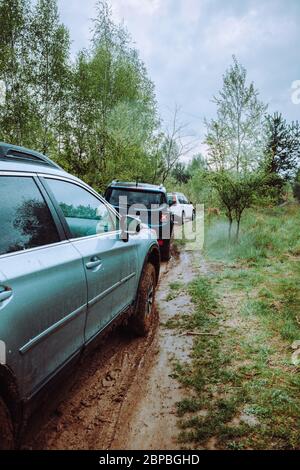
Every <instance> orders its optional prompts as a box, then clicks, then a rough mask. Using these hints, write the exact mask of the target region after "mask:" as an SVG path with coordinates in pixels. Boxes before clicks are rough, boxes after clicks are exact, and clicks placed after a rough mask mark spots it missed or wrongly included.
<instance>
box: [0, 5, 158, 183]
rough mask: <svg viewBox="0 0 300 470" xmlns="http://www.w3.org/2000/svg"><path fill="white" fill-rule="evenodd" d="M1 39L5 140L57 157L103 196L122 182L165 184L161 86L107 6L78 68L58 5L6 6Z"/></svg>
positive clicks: (0, 121)
mask: <svg viewBox="0 0 300 470" xmlns="http://www.w3.org/2000/svg"><path fill="white" fill-rule="evenodd" d="M0 38H1V46H0V48H1V50H0V80H3V81H4V83H5V87H6V102H5V103H3V104H0V140H3V141H7V142H12V143H14V144H18V145H25V146H28V147H31V148H34V149H36V150H39V151H42V152H44V153H48V154H50V156H51V157H52V158H53V159H54V160H56V161H58V162H59V163H60V164H61V165H62V166H64V167H65V168H66V169H67V170H69V171H72V172H73V173H75V174H76V175H77V176H79V177H81V178H83V179H85V180H86V181H87V182H88V183H90V184H92V185H93V186H94V187H95V188H97V189H99V190H102V189H104V188H105V186H106V184H107V183H108V182H110V181H111V180H112V179H114V178H120V179H123V178H124V179H146V180H148V181H151V182H157V180H158V175H159V165H160V164H161V161H163V159H164V154H163V145H162V142H163V136H162V135H158V132H157V130H158V126H159V120H158V117H157V109H156V101H155V95H154V85H153V83H152V82H151V80H150V79H149V78H148V76H147V72H146V69H145V66H144V64H143V62H142V61H141V60H140V58H139V55H138V52H137V50H136V49H135V48H134V47H133V46H132V42H131V39H130V37H129V35H128V33H127V31H126V30H125V28H124V27H123V26H120V25H116V24H115V23H114V22H113V20H112V13H111V9H110V7H109V4H108V2H107V1H106V0H103V1H98V5H97V18H96V19H95V20H94V36H93V40H92V43H91V45H90V47H89V48H88V50H84V51H81V52H79V54H78V56H77V58H76V61H75V62H74V63H72V62H71V60H70V50H69V48H70V38H69V32H68V30H67V29H66V27H65V26H64V25H63V24H61V22H60V18H59V14H58V8H57V0H49V1H48V0H47V1H46V0H38V1H37V2H33V1H30V0H9V1H8V0H1V1H0ZM154 163H155V164H154ZM145 175H146V177H145Z"/></svg>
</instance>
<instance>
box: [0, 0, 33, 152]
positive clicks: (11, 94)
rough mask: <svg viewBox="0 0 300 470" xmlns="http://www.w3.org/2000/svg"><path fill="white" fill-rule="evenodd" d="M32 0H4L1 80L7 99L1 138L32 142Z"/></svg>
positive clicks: (0, 114)
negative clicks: (30, 81)
mask: <svg viewBox="0 0 300 470" xmlns="http://www.w3.org/2000/svg"><path fill="white" fill-rule="evenodd" d="M29 18H30V3H29V1H28V0H1V1H0V47H1V53H0V80H1V81H2V83H3V85H4V90H5V99H4V101H3V103H0V139H1V140H4V141H8V142H14V143H18V144H20V145H21V144H23V145H30V144H31V143H32V134H33V133H34V127H35V124H36V123H35V115H36V109H35V108H34V107H33V103H32V99H31V94H30V89H29V73H28V72H29V70H30V66H29V57H30V47H29V30H28V19H29Z"/></svg>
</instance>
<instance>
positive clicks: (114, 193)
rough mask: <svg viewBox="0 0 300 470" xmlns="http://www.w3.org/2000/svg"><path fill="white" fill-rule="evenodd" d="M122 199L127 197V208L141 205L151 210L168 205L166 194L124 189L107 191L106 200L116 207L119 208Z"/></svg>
mask: <svg viewBox="0 0 300 470" xmlns="http://www.w3.org/2000/svg"><path fill="white" fill-rule="evenodd" d="M120 197H127V206H128V207H130V206H133V205H134V204H140V205H143V206H145V207H146V208H147V209H151V206H152V205H157V206H161V205H162V204H165V203H166V197H165V194H164V193H162V192H157V191H144V190H141V189H136V190H134V189H130V190H129V189H122V188H115V189H114V188H109V189H108V191H107V195H106V199H107V200H108V202H109V203H110V204H112V205H114V206H117V207H118V206H119V199H120Z"/></svg>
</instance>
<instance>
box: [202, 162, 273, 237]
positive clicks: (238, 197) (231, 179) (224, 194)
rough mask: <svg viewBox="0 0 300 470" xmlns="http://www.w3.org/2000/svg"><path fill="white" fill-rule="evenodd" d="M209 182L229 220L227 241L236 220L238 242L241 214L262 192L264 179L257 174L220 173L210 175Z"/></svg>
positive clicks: (262, 175) (263, 176)
mask: <svg viewBox="0 0 300 470" xmlns="http://www.w3.org/2000/svg"><path fill="white" fill-rule="evenodd" d="M209 180H210V182H211V185H212V186H213V187H214V188H215V190H216V191H217V193H218V196H219V199H220V202H221V204H222V206H223V207H224V208H225V214H226V216H227V218H228V220H229V239H230V237H231V228H232V223H233V221H234V220H236V222H237V230H236V240H238V237H239V230H240V221H241V217H242V214H243V212H244V210H245V209H247V208H249V207H251V205H252V204H253V203H254V201H255V198H256V197H257V195H259V193H260V192H261V191H262V188H263V187H264V185H265V180H266V177H265V175H264V174H261V173H258V172H255V173H254V172H253V173H244V174H242V175H240V174H235V173H231V172H228V171H220V172H215V173H211V174H210V175H209Z"/></svg>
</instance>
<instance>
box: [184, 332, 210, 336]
mask: <svg viewBox="0 0 300 470" xmlns="http://www.w3.org/2000/svg"><path fill="white" fill-rule="evenodd" d="M187 335H188V336H219V333H198V332H196V331H186V332H185V333H181V335H179V336H187Z"/></svg>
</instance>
